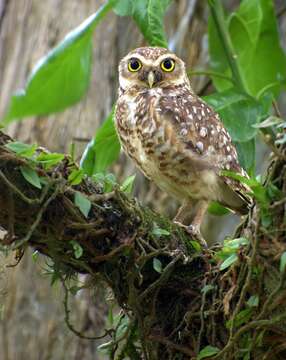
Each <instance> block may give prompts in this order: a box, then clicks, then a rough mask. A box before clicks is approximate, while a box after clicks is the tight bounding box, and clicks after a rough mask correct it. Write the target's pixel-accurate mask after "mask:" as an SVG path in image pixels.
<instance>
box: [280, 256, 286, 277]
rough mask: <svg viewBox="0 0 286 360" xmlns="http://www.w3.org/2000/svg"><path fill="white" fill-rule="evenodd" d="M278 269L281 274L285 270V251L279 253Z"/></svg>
mask: <svg viewBox="0 0 286 360" xmlns="http://www.w3.org/2000/svg"><path fill="white" fill-rule="evenodd" d="M279 269H280V272H281V274H283V273H284V272H285V269H286V251H284V253H283V254H282V255H281V258H280V267H279Z"/></svg>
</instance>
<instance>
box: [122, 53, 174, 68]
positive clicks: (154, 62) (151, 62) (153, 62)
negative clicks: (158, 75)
mask: <svg viewBox="0 0 286 360" xmlns="http://www.w3.org/2000/svg"><path fill="white" fill-rule="evenodd" d="M132 58H136V59H138V60H140V61H141V62H142V63H144V65H152V66H156V65H160V64H161V62H162V61H163V60H164V59H169V58H171V59H172V60H174V61H175V62H177V60H176V59H175V57H174V56H172V54H171V55H169V54H163V55H160V56H159V57H158V59H156V60H152V59H146V58H145V57H144V56H142V55H140V54H132V55H128V56H127V57H126V58H125V60H126V61H128V60H130V59H132Z"/></svg>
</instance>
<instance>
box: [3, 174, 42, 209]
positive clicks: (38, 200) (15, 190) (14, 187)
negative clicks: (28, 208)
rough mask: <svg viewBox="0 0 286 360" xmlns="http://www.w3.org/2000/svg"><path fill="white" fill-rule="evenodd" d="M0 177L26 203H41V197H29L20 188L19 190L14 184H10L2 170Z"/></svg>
mask: <svg viewBox="0 0 286 360" xmlns="http://www.w3.org/2000/svg"><path fill="white" fill-rule="evenodd" d="M0 178H1V179H2V180H3V181H4V183H5V184H6V185H7V186H8V187H9V188H10V189H11V190H12V191H13V192H14V193H15V194H16V195H18V196H19V197H20V198H21V199H22V200H23V201H25V202H26V203H28V204H29V205H33V204H41V202H42V199H41V198H35V199H31V198H29V197H27V196H26V195H25V194H24V193H23V192H22V191H21V190H19V189H18V188H17V187H16V186H15V185H14V184H12V183H11V182H10V181H9V180H8V179H7V177H6V176H5V175H4V173H3V172H2V170H0Z"/></svg>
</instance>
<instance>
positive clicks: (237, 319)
mask: <svg viewBox="0 0 286 360" xmlns="http://www.w3.org/2000/svg"><path fill="white" fill-rule="evenodd" d="M9 141H10V139H9V138H8V137H7V136H6V135H4V134H2V133H0V171H1V172H0V226H1V228H3V229H5V230H6V233H5V236H4V237H2V239H1V238H0V243H2V245H1V246H2V249H4V250H7V249H20V250H21V251H24V250H25V248H26V246H31V247H33V248H34V249H37V250H38V251H39V252H41V253H42V254H44V255H46V256H48V257H50V258H51V259H52V260H53V262H54V267H55V269H56V270H57V272H58V274H59V278H60V280H63V281H64V280H65V279H67V278H69V277H70V276H71V275H72V274H74V275H76V274H77V273H85V274H89V275H90V276H91V277H92V278H93V279H94V281H98V280H97V279H98V278H100V279H101V280H103V281H105V282H106V283H107V284H108V285H109V286H110V287H111V288H112V290H113V293H114V296H115V298H116V300H117V302H118V304H119V305H120V306H121V307H122V309H123V311H124V316H127V317H128V318H129V319H130V323H129V324H130V328H129V327H128V329H130V330H128V331H126V332H124V336H122V334H121V335H120V336H118V337H116V330H114V331H112V330H108V331H107V334H108V335H109V336H111V337H112V340H111V341H110V344H109V346H110V349H111V350H110V354H113V355H112V356H111V355H110V356H111V358H112V359H113V358H114V359H119V358H122V359H123V358H127V357H128V356H129V357H130V356H131V355H130V354H133V355H132V356H133V358H134V359H136V358H138V359H139V358H140V357H138V356H139V355H138V354H141V355H140V356H141V358H143V359H146V360H147V359H148V360H149V359H150V360H151V359H159V358H161V359H174V358H175V357H176V356H177V357H176V358H178V359H190V356H191V357H192V358H195V356H197V354H198V353H199V352H200V351H201V350H202V349H203V348H204V347H206V346H208V345H211V346H214V347H217V348H218V349H220V352H219V353H218V354H217V355H215V358H217V359H224V358H225V359H227V360H230V359H233V358H234V357H233V353H234V352H233V351H234V349H240V348H241V349H243V351H245V346H246V345H245V338H246V337H247V338H249V339H252V337H253V338H254V339H256V338H257V335H256V333H257V332H258V333H259V334H261V331H262V330H263V334H262V335H261V336H260V337H259V341H260V343H259V346H258V345H257V346H256V347H254V350H253V349H252V348H251V349H250V347H249V351H255V355H257V354H260V353H263V351H264V349H265V347H266V346H267V338H268V337H269V336H274V335H275V334H277V333H278V332H279V331H281V329H285V330H286V325H285V302H286V296H285V283H284V281H283V282H282V280H281V276H280V274H279V271H278V268H279V261H278V260H279V256H278V255H279V254H277V251H274V250H275V246H276V250H277V246H278V245H277V244H279V251H280V252H281V248H283V247H284V249H285V224H284V215H285V214H284V211H285V207H284V205H285V204H284V203H281V205H277V206H273V207H271V208H270V211H271V216H272V217H273V219H274V228H272V229H269V234H268V232H267V233H266V234H265V232H263V231H260V229H261V214H260V208H259V206H256V207H255V208H254V209H253V210H252V212H251V213H250V214H249V216H247V217H246V218H245V219H244V222H243V224H241V226H240V228H239V231H238V233H237V234H236V236H245V237H248V239H249V240H250V246H249V247H244V248H241V249H240V250H239V252H238V257H239V260H238V261H237V262H236V263H235V264H234V265H233V266H232V267H230V268H228V269H227V271H220V269H219V263H218V260H217V255H216V254H217V251H218V250H219V247H218V246H216V248H215V249H210V250H199V247H198V244H197V243H196V242H194V239H191V238H190V237H189V235H188V234H187V233H186V232H185V231H184V230H183V229H182V228H180V227H178V226H177V225H176V224H174V223H172V222H171V221H170V220H168V219H166V218H164V217H162V216H160V215H158V214H156V213H154V212H152V211H151V210H150V209H148V208H145V207H142V206H141V205H140V204H139V203H138V202H137V201H136V200H135V199H130V198H129V197H127V196H126V195H125V194H124V193H122V192H121V191H120V190H119V188H118V187H115V188H114V190H113V191H112V192H111V193H108V194H104V193H103V190H102V187H101V186H100V185H99V184H97V183H94V182H93V181H92V180H91V179H89V178H86V179H84V180H83V181H82V183H81V184H79V185H76V186H71V185H70V184H69V181H68V176H69V174H70V173H71V169H72V166H74V165H73V164H72V163H71V160H70V159H69V158H68V157H66V158H65V159H64V160H63V161H62V162H61V163H60V164H58V165H57V166H56V167H55V168H53V169H51V170H45V169H44V168H43V167H41V166H40V165H36V167H35V170H36V172H37V173H38V174H39V176H40V177H41V178H42V179H43V180H44V182H45V184H46V185H45V186H44V187H43V188H42V189H37V188H35V187H33V186H32V185H31V184H30V183H29V182H27V181H26V180H25V178H24V177H23V176H22V174H21V171H20V167H21V166H23V165H25V164H26V165H28V164H29V160H27V159H25V158H23V157H21V158H19V157H18V156H17V155H16V154H14V153H13V152H11V151H10V150H9V149H8V148H7V147H5V144H6V143H7V142H9ZM281 150H282V149H281ZM283 161H284V160H283V159H281V158H279V159H278V158H277V159H276V160H275V161H274V162H272V163H271V169H270V170H269V174H270V175H269V176H271V178H269V179H268V182H269V181H275V185H276V186H277V187H278V188H279V189H281V190H282V189H284V186H285V163H284V162H283ZM282 169H284V170H283V171H284V173H283V171H282ZM8 190H9V191H8ZM76 192H79V193H81V194H82V196H85V197H86V198H87V199H89V201H91V209H90V211H89V214H88V217H85V216H84V215H83V214H82V213H81V211H80V210H79V208H78V207H77V206H76V205H75V202H74V195H75V193H76ZM8 193H10V195H9V196H7V194H8ZM8 199H9V200H8ZM8 201H10V202H11V201H12V202H13V209H14V213H13V216H11V214H9V211H10V210H9V209H11V206H7V202H8ZM273 202H274V200H273ZM276 204H277V199H276ZM11 222H13V224H11ZM154 228H156V229H158V228H160V229H164V230H166V231H164V232H162V233H161V234H158V231H157V232H155V231H154ZM10 229H13V234H10V233H9V231H10ZM275 229H277V230H278V229H279V231H276V232H275V233H274V235H273V231H274V230H275ZM282 229H284V230H282ZM2 233H3V232H2ZM75 244H76V245H77V249H81V251H80V252H77V251H76V250H75ZM269 249H271V250H272V251H269ZM155 264H157V265H158V264H160V266H159V267H158V266H156V265H155ZM258 284H261V285H260V286H258ZM234 286H235V288H233V287H234ZM65 290H66V299H67V290H68V287H65ZM269 295H270V298H271V304H270V302H269V301H267V296H269ZM251 296H257V297H258V298H259V305H258V306H257V307H253V308H251V309H250V311H249V310H248V317H247V318H246V319H243V318H241V316H242V315H241V314H243V313H242V312H243V311H245V310H246V309H249V306H247V300H248V299H249V298H250V297H251ZM226 303H228V306H227V307H225V306H224V304H226ZM281 304H284V308H283V306H282V307H281ZM274 305H275V306H274ZM66 306H67V300H66ZM225 308H227V309H228V310H227V311H225ZM66 312H67V319H68V312H69V310H68V308H67V307H66ZM230 324H231V326H230ZM69 325H70V324H69ZM71 327H72V326H71ZM260 329H262V330H260ZM238 334H241V335H243V336H239V335H238ZM80 336H85V335H84V334H81V333H80ZM275 339H276V340H275V341H276V343H275V341H274V343H275V344H276V345H277V347H279V346H280V347H281V349H282V350H281V351H282V352H283V351H284V350H283V346H281V337H276V338H275ZM284 340H285V339H284ZM284 340H283V341H284ZM119 342H121V343H122V346H118V344H119ZM118 351H121V353H120V356H119V355H118V354H117V352H118ZM132 356H131V358H132Z"/></svg>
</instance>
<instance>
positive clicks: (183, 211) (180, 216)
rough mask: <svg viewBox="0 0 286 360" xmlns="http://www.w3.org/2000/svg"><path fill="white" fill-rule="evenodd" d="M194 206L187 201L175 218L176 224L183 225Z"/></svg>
mask: <svg viewBox="0 0 286 360" xmlns="http://www.w3.org/2000/svg"><path fill="white" fill-rule="evenodd" d="M192 208H193V205H192V204H191V203H190V202H189V201H185V202H184V203H183V204H182V205H181V206H180V207H179V210H178V212H177V214H176V216H175V217H174V219H173V221H174V222H176V223H183V222H184V220H185V218H186V217H187V216H188V215H189V213H190V211H191V209H192Z"/></svg>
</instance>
